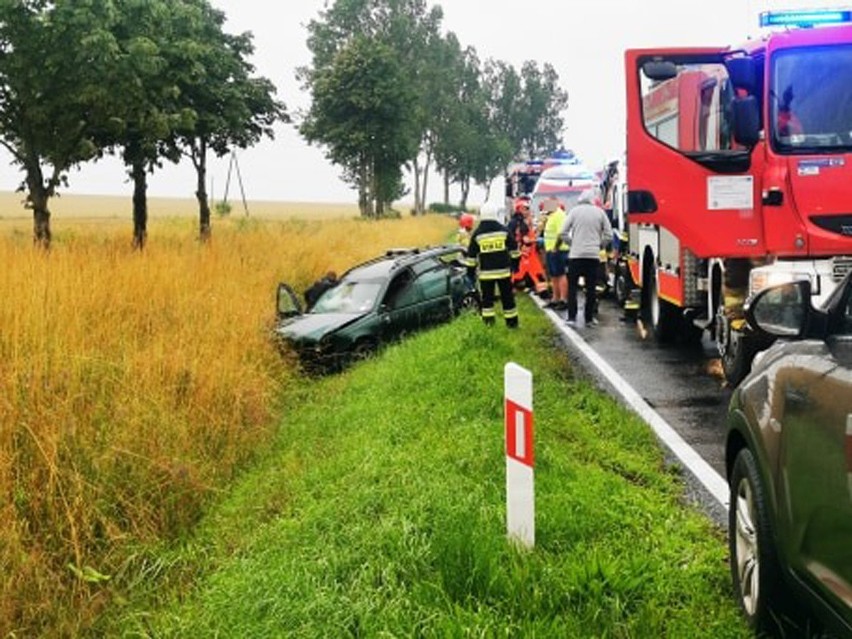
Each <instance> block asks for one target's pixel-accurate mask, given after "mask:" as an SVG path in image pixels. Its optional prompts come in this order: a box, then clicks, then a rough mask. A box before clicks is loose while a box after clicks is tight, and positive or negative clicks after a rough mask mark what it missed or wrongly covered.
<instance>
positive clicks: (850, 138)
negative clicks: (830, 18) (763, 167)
mask: <svg viewBox="0 0 852 639" xmlns="http://www.w3.org/2000/svg"><path fill="white" fill-rule="evenodd" d="M769 95H770V101H769V117H770V120H769V121H770V124H771V127H772V140H773V145H774V147H775V148H776V150H778V151H779V152H781V153H818V152H820V151H836V152H841V151H849V150H850V149H852V109H850V108H849V105H850V104H852V46H833V47H814V48H810V49H791V50H789V51H783V52H781V53H779V54H778V55H777V56H776V57H775V61H774V65H773V70H772V78H771V87H770V93H769Z"/></svg>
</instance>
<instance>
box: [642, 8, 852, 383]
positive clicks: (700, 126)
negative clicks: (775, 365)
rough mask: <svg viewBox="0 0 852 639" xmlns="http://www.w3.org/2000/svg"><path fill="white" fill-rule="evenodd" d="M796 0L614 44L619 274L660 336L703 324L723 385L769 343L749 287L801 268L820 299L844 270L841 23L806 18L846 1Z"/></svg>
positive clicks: (847, 86)
mask: <svg viewBox="0 0 852 639" xmlns="http://www.w3.org/2000/svg"><path fill="white" fill-rule="evenodd" d="M787 15H788V16H789V14H787ZM802 15H803V14H799V16H798V17H799V18H801V17H802ZM806 15H807V22H808V24H806V25H805V26H802V25H801V24H799V25H798V26H797V27H796V28H790V27H789V26H788V27H787V28H786V29H785V30H784V31H774V32H770V33H767V34H766V35H764V36H763V37H761V38H760V39H757V40H754V41H750V42H747V43H745V44H743V45H741V46H736V47H724V48H721V47H719V48H714V47H706V48H676V49H637V50H628V51H627V52H626V54H625V63H626V78H627V173H628V175H629V181H628V226H629V237H628V246H629V250H628V252H627V254H626V260H627V265H628V266H629V272H630V275H631V277H632V280H633V281H632V282H631V283H630V284H631V285H632V286H635V289H634V291H635V293H636V296H637V297H638V298H639V299H638V301H639V305H640V308H641V314H642V318H643V320H644V322H645V324H646V325H647V326H648V327H649V329H650V330H651V332H652V333H653V334H654V336H655V337H656V338H657V339H658V340H660V341H667V340H672V339H677V338H687V339H691V338H695V337H697V336H700V335H701V334H702V331H704V330H708V331H710V333H711V335H712V336H713V337H714V338H715V340H716V343H717V345H718V348H719V353H720V356H721V361H722V367H723V369H724V371H725V375H726V377H727V379H728V380H729V382H731V383H733V384H735V383H738V382H739V381H740V380H741V379H742V377H743V376H744V375H745V374H746V373H747V372H748V370H749V368H750V366H751V360H752V358H753V356H754V354H755V353H756V352H757V351H759V350H760V349H761V348H765V347H766V346H767V345H768V342H767V341H764V340H765V338H762V337H760V335H759V334H757V333H756V332H753V331H751V330H750V327H749V326H748V325H747V323H746V321H745V319H744V317H743V312H742V309H743V303H744V302H745V301H746V299H747V297H748V296H749V295H750V294H753V293H755V292H756V291H757V290H759V289H761V288H762V287H764V286H767V285H768V284H771V283H775V282H779V281H784V280H791V279H800V278H808V279H809V280H810V281H811V283H812V290H813V294H814V297H815V299H814V300H812V301H813V302H814V303H815V304H818V303H820V302H821V301H822V300H824V299H825V298H827V297H828V296H829V295H830V294H831V292H832V291H833V290H834V288H835V287H836V285H837V283H838V282H839V281H840V280H841V279H842V278H843V276H844V275H845V274H846V273H847V272H848V271H849V270H850V269H852V24H839V25H838V24H834V25H832V26H822V25H819V24H818V23H819V22H821V21H822V20H823V19H824V18H822V17H820V16H821V15H822V16H828V17H829V18H831V19H833V20H835V21H836V20H838V19H841V18H845V19H846V20H848V19H849V18H850V12H848V11H835V12H833V13H832V14H828V13H826V14H816V13H809V14H806ZM761 20H762V23H764V24H771V23H772V22H773V21H777V22H783V21H784V17H783V16H778V15H777V14H762V15H761Z"/></svg>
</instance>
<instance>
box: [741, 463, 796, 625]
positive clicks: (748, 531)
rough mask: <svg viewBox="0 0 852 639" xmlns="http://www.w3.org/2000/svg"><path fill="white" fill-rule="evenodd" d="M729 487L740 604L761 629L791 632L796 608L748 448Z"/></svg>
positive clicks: (764, 494) (764, 498)
mask: <svg viewBox="0 0 852 639" xmlns="http://www.w3.org/2000/svg"><path fill="white" fill-rule="evenodd" d="M730 487H731V495H730V500H731V505H730V508H729V510H728V547H729V550H730V556H731V576H732V579H733V584H734V592H735V594H736V596H737V599H738V600H739V604H740V608H741V609H742V611H743V612H744V613H745V616H746V619H747V620H748V622H749V624H750V625H751V626H752V628H753V629H754V630H755V632H756V633H758V634H760V635H762V634H763V633H766V634H768V635H770V636H775V635H776V634H778V633H780V636H786V635H785V634H783V633H784V629H785V628H787V627H788V626H789V623H790V621H791V619H790V618H789V616H790V613H791V612H794V611H795V606H794V604H793V602H792V600H791V598H790V597H789V594H788V592H787V588H786V587H785V585H784V581H783V577H782V574H781V566H780V565H779V562H778V551H777V548H776V546H775V538H774V537H773V535H772V527H771V522H770V516H769V510H768V505H767V502H766V493H765V491H764V486H763V484H762V482H761V479H760V474H759V473H758V470H757V464H756V462H755V460H754V455H753V454H752V452H751V451H750V450H749V449H747V448H743V449H742V450H741V451H740V452H739V453H738V454H737V457H736V459H735V460H734V467H733V469H732V471H731V479H730ZM782 615H786V616H787V617H788V618H787V619H785V618H784V617H783V616H782Z"/></svg>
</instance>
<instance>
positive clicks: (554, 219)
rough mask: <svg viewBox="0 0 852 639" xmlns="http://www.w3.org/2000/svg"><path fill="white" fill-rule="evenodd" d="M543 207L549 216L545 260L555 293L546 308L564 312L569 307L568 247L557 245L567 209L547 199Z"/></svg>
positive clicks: (553, 199)
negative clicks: (557, 246)
mask: <svg viewBox="0 0 852 639" xmlns="http://www.w3.org/2000/svg"><path fill="white" fill-rule="evenodd" d="M541 207H542V212H543V213H544V214H545V215H546V216H547V219H546V221H545V223H544V259H545V262H546V263H547V274H548V275H549V276H550V287H551V289H552V291H553V293H552V295H551V298H550V302H548V303H547V304H545V306H546V307H547V308H552V309H553V310H555V311H563V310H565V308H566V307H567V305H568V276H567V275H566V268H567V267H568V247H567V246H560V247H559V248H558V249H557V248H556V243H557V241H558V240H559V231H561V230H562V225H563V224H564V222H565V209H563V208H562V204H561V203H560V202H559V200H557V199H556V198H547V199H546V200H544V202H542V203H541Z"/></svg>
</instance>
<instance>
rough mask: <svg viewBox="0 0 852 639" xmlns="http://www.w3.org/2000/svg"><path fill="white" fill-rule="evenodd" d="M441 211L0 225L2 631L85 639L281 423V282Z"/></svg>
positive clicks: (296, 282) (431, 228) (434, 220)
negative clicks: (142, 226) (36, 234)
mask: <svg viewBox="0 0 852 639" xmlns="http://www.w3.org/2000/svg"><path fill="white" fill-rule="evenodd" d="M455 226H456V225H455V222H454V221H453V220H452V219H451V218H449V217H447V216H428V217H427V216H424V217H418V218H411V217H406V218H404V219H400V220H382V221H377V222H367V221H363V220H358V219H344V218H341V219H339V220H331V221H322V220H314V219H282V220H261V219H256V218H245V217H236V216H235V217H232V218H229V219H223V220H217V221H216V226H215V230H214V236H213V240H212V241H211V242H210V243H209V244H207V245H200V244H199V243H198V242H197V241H196V239H195V237H196V234H197V230H196V224H195V222H194V221H193V220H192V218H190V217H186V218H169V219H158V220H157V221H156V223H152V225H151V232H150V235H149V242H148V246H147V248H146V250H145V251H144V252H138V251H133V250H132V248H131V245H130V235H129V232H128V231H127V230H126V229H122V228H119V227H118V225H109V224H101V223H98V224H95V223H91V222H86V223H84V224H78V223H75V222H74V221H73V220H62V222H61V223H58V224H57V227H56V230H55V231H56V232H55V235H54V242H53V246H52V249H51V250H50V252H44V251H39V250H36V249H34V248H33V245H32V240H31V238H30V235H29V233H23V232H18V231H16V230H14V229H9V228H8V227H4V226H3V225H0V263H2V264H3V265H4V266H5V268H4V269H2V271H0V521H2V522H3V525H2V526H0V575H2V578H0V637H66V636H67V637H77V636H79V635H80V634H81V633H82V632H83V631H84V630H85V629H86V628H88V627H89V625H90V624H91V623H92V620H93V619H95V618H96V617H97V616H98V615H99V614H100V613H101V611H102V610H104V609H108V608H110V607H111V606H112V605H113V604H114V602H113V599H112V594H113V593H114V592H116V591H121V590H123V589H126V588H130V587H131V586H129V585H128V584H127V583H126V580H127V579H128V578H131V577H128V575H133V577H132V578H143V577H144V575H145V574H146V571H148V570H152V569H154V567H155V566H157V565H158V564H157V562H154V564H152V565H150V566H149V565H148V564H146V563H145V562H146V561H147V557H146V556H145V555H140V554H138V552H137V550H136V549H137V548H138V547H141V546H146V547H147V546H150V545H154V544H158V543H161V542H167V541H172V542H173V541H175V540H178V539H181V538H183V537H184V535H186V534H188V533H189V532H190V531H191V530H192V529H193V527H194V526H195V524H196V522H197V520H198V519H199V517H200V516H201V514H202V513H203V512H204V510H205V508H206V506H207V504H209V503H213V502H216V501H218V500H219V499H220V498H221V494H222V491H225V490H227V489H228V486H229V485H230V482H231V481H232V480H233V479H234V478H235V477H237V476H238V475H239V474H240V472H241V471H242V469H243V468H246V467H249V466H250V465H251V463H252V460H253V458H254V456H255V454H256V453H257V451H259V450H266V449H267V448H268V447H269V443H270V441H271V440H272V439H273V438H274V437H275V436H276V433H277V428H278V423H279V421H280V415H281V410H282V408H281V406H280V402H279V400H280V398H281V395H282V391H283V390H284V389H286V388H288V387H289V385H291V384H301V383H302V382H301V380H300V379H299V377H298V374H297V369H296V368H295V366H294V365H293V363H292V362H290V361H287V360H286V359H283V358H282V357H281V356H280V354H279V352H278V350H277V349H276V348H274V346H273V344H272V342H271V340H270V339H269V336H270V329H271V327H272V325H273V321H274V316H275V287H276V284H277V283H278V282H279V281H280V280H283V281H288V282H290V283H291V284H292V285H293V286H294V287H295V288H296V290H298V291H301V290H304V288H306V287H307V286H308V285H309V284H310V282H312V281H313V280H314V279H315V278H316V277H318V276H319V275H320V274H322V273H324V272H325V271H326V270H328V269H329V268H332V269H336V270H338V271H341V272H342V271H343V270H345V269H346V268H348V267H349V266H352V265H353V264H355V263H357V262H359V261H361V260H364V259H366V258H368V257H372V256H374V255H376V254H379V253H380V252H383V251H384V250H385V249H386V248H387V247H388V246H389V245H390V246H422V245H424V244H429V243H431V244H436V243H439V242H440V241H441V240H442V239H443V238H446V237H447V236H448V235H449V234H450V233H451V231H452V230H453V229H454V228H455Z"/></svg>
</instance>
